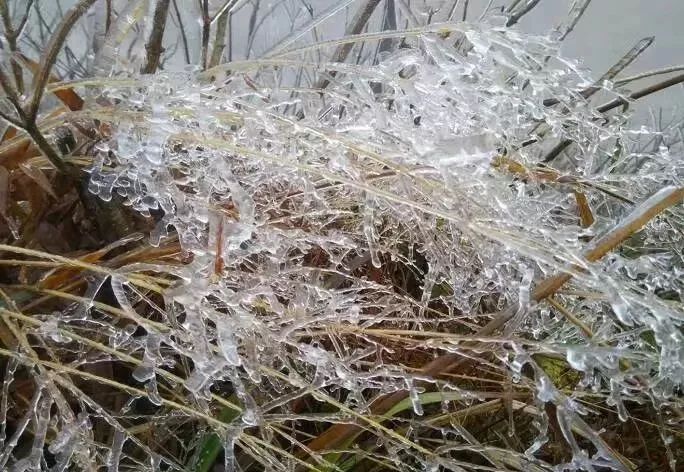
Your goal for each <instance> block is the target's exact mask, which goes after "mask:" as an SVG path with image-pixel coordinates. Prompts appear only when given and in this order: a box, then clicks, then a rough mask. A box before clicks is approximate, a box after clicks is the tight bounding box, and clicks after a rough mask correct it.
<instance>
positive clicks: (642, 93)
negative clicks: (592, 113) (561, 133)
mask: <svg viewBox="0 0 684 472" xmlns="http://www.w3.org/2000/svg"><path fill="white" fill-rule="evenodd" d="M682 82H684V74H680V75H677V76H675V77H672V78H670V79H667V80H664V81H662V82H658V83H657V84H653V85H651V86H649V87H646V88H643V89H641V90H639V91H636V92H634V93H632V94H630V95H629V96H628V97H627V98H625V97H618V98H616V99H615V100H612V101H610V102H608V103H605V104H603V105H601V106H600V107H598V108H596V111H598V112H599V113H606V112H608V111H610V110H613V109H614V108H618V107H620V106H627V105H629V102H630V101H631V100H639V99H640V98H644V97H646V96H648V95H651V94H654V93H656V92H660V91H661V90H665V89H667V88H669V87H672V86H674V85H677V84H681V83H682ZM535 142H537V141H536V139H535V140H528V141H527V142H526V143H525V144H524V145H529V144H533V143H535ZM572 143H573V141H572V140H571V139H564V140H562V141H561V142H560V143H558V144H557V145H556V146H555V147H554V148H553V149H552V150H551V151H549V153H548V154H547V155H546V156H544V158H543V159H542V162H551V161H552V160H554V159H555V158H556V157H558V155H559V154H560V153H561V152H563V151H564V150H565V149H566V148H567V147H568V146H570V145H571V144H572Z"/></svg>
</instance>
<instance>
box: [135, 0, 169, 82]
mask: <svg viewBox="0 0 684 472" xmlns="http://www.w3.org/2000/svg"><path fill="white" fill-rule="evenodd" d="M169 3H170V0H157V6H156V7H155V9H154V17H153V18H152V32H151V33H150V40H149V41H148V42H147V44H146V45H145V50H146V51H147V59H146V62H145V65H144V66H143V68H142V70H141V71H140V72H141V73H143V74H154V73H155V72H156V70H157V68H158V67H159V58H160V57H161V55H162V52H164V48H163V47H162V40H163V39H164V29H165V28H166V17H167V15H168V11H169Z"/></svg>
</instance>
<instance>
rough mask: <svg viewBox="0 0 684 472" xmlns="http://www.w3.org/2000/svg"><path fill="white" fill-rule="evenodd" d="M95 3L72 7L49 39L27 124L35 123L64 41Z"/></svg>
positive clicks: (83, 2) (35, 80) (86, 1)
mask: <svg viewBox="0 0 684 472" xmlns="http://www.w3.org/2000/svg"><path fill="white" fill-rule="evenodd" d="M96 1H97V0H81V1H80V2H79V3H78V4H76V5H75V6H74V7H72V8H71V9H70V10H69V11H68V12H67V13H66V15H65V16H64V18H62V22H61V23H60V24H59V26H58V27H57V30H56V31H55V32H54V33H53V35H52V37H51V38H50V42H49V43H48V45H47V48H46V50H45V54H43V57H42V58H41V61H40V70H39V72H38V74H36V75H35V76H34V77H33V95H32V96H31V100H30V102H29V105H28V108H27V110H26V115H27V118H28V121H29V122H33V121H35V118H36V115H37V114H38V108H39V107H40V101H41V99H42V98H43V93H45V85H46V84H47V82H48V80H49V78H50V72H51V70H52V66H53V65H54V64H55V61H56V60H57V55H58V54H59V51H60V50H61V49H62V45H63V44H64V41H65V40H66V38H67V36H68V35H69V33H70V32H71V30H72V28H73V26H74V25H75V24H76V22H77V21H78V20H79V18H81V16H83V15H84V14H85V13H86V11H88V9H89V8H90V7H91V6H92V5H93V4H94V3H95V2H96ZM36 144H37V143H36Z"/></svg>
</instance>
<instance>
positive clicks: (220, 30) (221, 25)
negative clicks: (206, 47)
mask: <svg viewBox="0 0 684 472" xmlns="http://www.w3.org/2000/svg"><path fill="white" fill-rule="evenodd" d="M230 3H231V2H228V3H226V8H224V9H223V11H222V13H221V14H220V15H219V16H218V17H217V18H218V20H217V21H216V35H215V37H214V47H213V48H212V50H211V59H210V60H209V67H210V68H211V67H214V66H216V65H218V63H219V62H220V61H221V56H223V50H224V49H225V47H226V30H227V28H228V20H229V19H230V15H231V11H230V10H229V9H228V8H227V6H229V5H230Z"/></svg>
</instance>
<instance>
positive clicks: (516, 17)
mask: <svg viewBox="0 0 684 472" xmlns="http://www.w3.org/2000/svg"><path fill="white" fill-rule="evenodd" d="M539 2H541V0H528V2H527V3H526V4H525V5H523V6H522V7H521V8H520V9H519V10H518V11H517V12H516V13H513V14H512V15H511V16H510V18H508V21H507V22H506V26H513V25H515V24H516V23H517V22H518V21H520V19H521V18H522V17H523V16H525V15H527V14H528V13H529V12H531V11H532V9H533V8H534V7H536V6H537V5H539ZM516 4H517V2H516Z"/></svg>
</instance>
